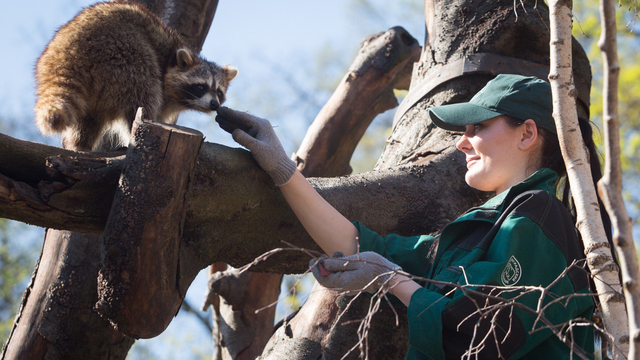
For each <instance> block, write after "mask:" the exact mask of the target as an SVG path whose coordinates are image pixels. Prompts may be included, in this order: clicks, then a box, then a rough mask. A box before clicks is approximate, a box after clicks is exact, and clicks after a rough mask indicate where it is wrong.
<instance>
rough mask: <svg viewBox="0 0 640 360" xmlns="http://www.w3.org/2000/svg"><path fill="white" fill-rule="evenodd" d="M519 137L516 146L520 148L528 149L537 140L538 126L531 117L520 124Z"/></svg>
mask: <svg viewBox="0 0 640 360" xmlns="http://www.w3.org/2000/svg"><path fill="white" fill-rule="evenodd" d="M521 129H522V132H521V138H520V143H519V144H518V147H519V148H520V149H521V150H530V149H532V148H533V147H534V146H535V145H536V143H537V142H538V137H539V134H538V126H536V122H535V121H533V120H532V119H527V120H526V121H525V122H524V123H523V124H522V126H521Z"/></svg>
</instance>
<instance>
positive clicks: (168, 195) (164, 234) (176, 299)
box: [96, 111, 204, 338]
mask: <svg viewBox="0 0 640 360" xmlns="http://www.w3.org/2000/svg"><path fill="white" fill-rule="evenodd" d="M132 134H133V135H134V139H135V145H131V146H129V150H128V152H127V158H126V161H127V162H126V164H125V166H124V169H123V171H122V175H121V176H120V181H119V185H118V189H117V191H116V196H115V198H114V200H113V205H112V207H111V212H110V214H109V217H108V219H107V224H106V227H105V231H104V234H105V235H104V237H103V255H102V264H101V270H100V273H99V276H98V295H99V301H98V303H97V304H96V308H97V310H98V311H99V312H100V313H101V314H103V315H104V316H106V317H107V318H108V319H109V320H110V321H111V322H112V323H113V324H114V326H115V327H116V328H117V329H118V330H119V331H121V332H122V333H124V334H127V335H129V336H131V337H134V338H151V337H154V336H157V335H159V334H160V333H161V332H162V331H164V330H165V329H166V327H167V326H168V325H169V323H170V322H171V320H172V319H173V317H174V316H175V315H176V313H177V312H178V310H179V309H180V305H181V303H182V300H183V298H184V295H185V294H184V292H185V291H186V288H187V287H188V285H189V284H182V283H181V282H182V278H181V276H180V261H179V260H180V241H181V238H182V236H181V235H182V225H183V224H184V214H185V212H184V207H185V193H186V191H187V187H188V184H189V178H190V174H191V172H192V171H193V169H194V167H195V164H196V159H197V156H198V153H199V151H200V147H201V145H202V142H203V139H204V137H203V135H202V133H200V132H199V131H196V130H191V129H187V128H184V127H179V126H175V125H167V124H162V123H158V122H154V121H147V120H144V121H143V120H142V116H141V112H140V111H138V115H137V116H136V121H135V123H134V125H133V129H132ZM188 282H189V283H190V280H188Z"/></svg>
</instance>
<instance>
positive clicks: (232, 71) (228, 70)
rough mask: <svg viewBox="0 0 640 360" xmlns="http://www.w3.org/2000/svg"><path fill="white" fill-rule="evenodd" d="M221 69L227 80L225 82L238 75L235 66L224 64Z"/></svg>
mask: <svg viewBox="0 0 640 360" xmlns="http://www.w3.org/2000/svg"><path fill="white" fill-rule="evenodd" d="M222 69H223V70H224V72H225V79H226V80H227V83H229V81H231V80H233V79H235V78H236V76H238V69H236V68H235V66H231V65H225V66H223V67H222Z"/></svg>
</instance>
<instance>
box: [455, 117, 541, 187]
mask: <svg viewBox="0 0 640 360" xmlns="http://www.w3.org/2000/svg"><path fill="white" fill-rule="evenodd" d="M527 121H531V123H533V120H527ZM533 124H534V125H533V127H534V128H535V123H533ZM526 128H530V126H527V125H526V124H523V125H520V126H517V127H513V126H510V125H509V124H507V122H506V120H505V119H504V118H503V117H502V116H499V117H496V118H493V119H491V120H487V121H484V122H481V123H479V124H474V125H466V126H465V132H464V134H463V135H462V137H461V138H460V140H458V142H457V143H456V147H457V148H458V150H460V151H462V152H463V153H465V155H466V158H467V173H466V175H465V180H466V182H467V184H469V186H471V187H474V188H476V189H478V190H481V191H495V192H496V194H499V193H501V192H503V191H505V190H507V189H508V188H509V187H511V186H513V185H515V184H517V183H519V182H521V181H522V180H524V179H526V178H527V176H529V175H530V174H528V173H527V168H528V166H527V164H528V162H529V152H530V151H531V149H532V147H531V146H526V147H523V146H522V144H523V140H527V138H528V135H527V133H526V130H527V129H526ZM529 135H530V134H529ZM534 135H535V136H537V133H536V134H534ZM534 140H535V139H534ZM531 173H533V171H531Z"/></svg>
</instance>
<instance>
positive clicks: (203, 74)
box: [164, 50, 238, 113]
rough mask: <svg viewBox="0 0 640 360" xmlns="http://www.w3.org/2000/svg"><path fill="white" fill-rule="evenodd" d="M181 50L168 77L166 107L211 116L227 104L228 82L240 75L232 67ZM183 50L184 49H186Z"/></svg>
mask: <svg viewBox="0 0 640 360" xmlns="http://www.w3.org/2000/svg"><path fill="white" fill-rule="evenodd" d="M180 51H181V50H179V51H178V54H177V59H178V60H177V66H174V67H172V68H171V69H169V71H168V72H167V75H166V76H165V96H164V97H165V107H174V106H176V105H177V106H179V107H180V109H179V111H181V110H186V109H192V110H197V111H201V112H205V113H209V112H212V111H215V110H217V109H218V107H219V106H220V105H221V104H222V103H223V102H224V101H225V99H226V93H227V88H228V87H229V82H230V81H231V80H233V79H234V78H235V77H236V75H237V74H238V70H237V69H235V68H234V67H232V66H229V65H225V66H222V67H220V66H218V65H216V64H215V63H213V62H209V61H206V60H204V59H202V58H200V57H196V58H193V57H192V55H193V53H189V54H183V53H181V52H180ZM183 51H184V50H183Z"/></svg>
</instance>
